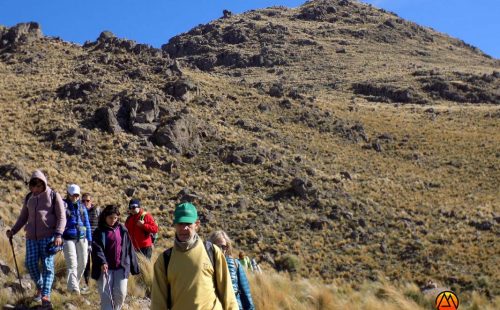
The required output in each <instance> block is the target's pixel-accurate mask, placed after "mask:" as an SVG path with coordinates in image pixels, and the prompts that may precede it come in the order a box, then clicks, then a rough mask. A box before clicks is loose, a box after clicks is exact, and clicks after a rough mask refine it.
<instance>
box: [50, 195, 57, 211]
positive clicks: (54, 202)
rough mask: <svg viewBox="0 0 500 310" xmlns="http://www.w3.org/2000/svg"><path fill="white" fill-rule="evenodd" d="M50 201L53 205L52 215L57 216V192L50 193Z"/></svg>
mask: <svg viewBox="0 0 500 310" xmlns="http://www.w3.org/2000/svg"><path fill="white" fill-rule="evenodd" d="M50 200H52V201H51V203H52V213H54V214H56V201H57V193H56V191H55V190H52V191H51V192H50Z"/></svg>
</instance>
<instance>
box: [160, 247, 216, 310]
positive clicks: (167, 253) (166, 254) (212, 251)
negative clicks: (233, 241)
mask: <svg viewBox="0 0 500 310" xmlns="http://www.w3.org/2000/svg"><path fill="white" fill-rule="evenodd" d="M204 246H205V250H206V251H207V254H208V258H210V262H211V263H212V267H213V268H214V279H213V280H214V287H215V295H217V298H218V299H219V300H221V299H220V297H219V296H220V295H219V292H218V291H217V284H216V283H215V275H216V270H215V247H214V245H213V244H212V242H210V241H205V244H204ZM172 249H173V248H169V249H167V250H165V252H163V262H164V264H165V277H168V264H169V263H170V256H171V255H172ZM167 308H168V309H172V297H171V294H170V285H167Z"/></svg>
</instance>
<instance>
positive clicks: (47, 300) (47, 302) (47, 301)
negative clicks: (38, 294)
mask: <svg viewBox="0 0 500 310" xmlns="http://www.w3.org/2000/svg"><path fill="white" fill-rule="evenodd" d="M42 307H44V308H48V307H52V303H51V302H50V297H49V296H43V297H42Z"/></svg>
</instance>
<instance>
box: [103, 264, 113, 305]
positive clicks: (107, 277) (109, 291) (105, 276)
mask: <svg viewBox="0 0 500 310" xmlns="http://www.w3.org/2000/svg"><path fill="white" fill-rule="evenodd" d="M104 278H106V282H107V283H108V294H109V299H110V300H111V309H113V310H115V301H114V300H113V293H112V292H111V283H109V275H108V272H107V271H106V272H105V273H104Z"/></svg>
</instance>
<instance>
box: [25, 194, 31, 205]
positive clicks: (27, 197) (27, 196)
mask: <svg viewBox="0 0 500 310" xmlns="http://www.w3.org/2000/svg"><path fill="white" fill-rule="evenodd" d="M30 197H31V192H29V193H28V194H27V195H26V197H24V204H25V205H28V200H30Z"/></svg>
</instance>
